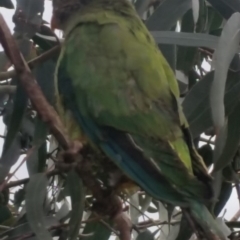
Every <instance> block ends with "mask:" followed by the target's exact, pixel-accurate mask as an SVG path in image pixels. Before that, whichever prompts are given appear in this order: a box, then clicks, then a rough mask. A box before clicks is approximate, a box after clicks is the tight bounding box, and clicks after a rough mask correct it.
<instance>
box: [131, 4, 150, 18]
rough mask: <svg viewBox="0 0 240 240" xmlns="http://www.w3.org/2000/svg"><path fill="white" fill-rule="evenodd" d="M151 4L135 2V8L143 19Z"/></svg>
mask: <svg viewBox="0 0 240 240" xmlns="http://www.w3.org/2000/svg"><path fill="white" fill-rule="evenodd" d="M150 2H151V0H137V1H136V2H135V4H134V5H135V8H136V10H137V12H138V15H139V16H140V17H142V15H143V13H144V12H145V10H146V9H147V7H148V4H149V3H150Z"/></svg>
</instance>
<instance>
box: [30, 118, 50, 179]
mask: <svg viewBox="0 0 240 240" xmlns="http://www.w3.org/2000/svg"><path fill="white" fill-rule="evenodd" d="M47 133H48V127H47V125H46V123H44V122H43V121H42V120H41V119H40V118H39V117H38V116H37V117H36V119H35V132H34V136H33V146H34V147H35V149H34V151H33V153H32V154H31V156H30V157H29V159H28V161H27V168H28V173H29V175H30V176H31V175H33V174H35V173H38V172H42V171H44V169H45V164H46V160H47V146H46V137H47Z"/></svg>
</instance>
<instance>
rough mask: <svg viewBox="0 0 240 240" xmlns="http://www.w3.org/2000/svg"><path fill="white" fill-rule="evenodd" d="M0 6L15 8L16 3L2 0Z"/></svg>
mask: <svg viewBox="0 0 240 240" xmlns="http://www.w3.org/2000/svg"><path fill="white" fill-rule="evenodd" d="M0 7H5V8H8V9H14V5H13V3H12V1H11V0H0Z"/></svg>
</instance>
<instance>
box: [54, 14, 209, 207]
mask: <svg viewBox="0 0 240 240" xmlns="http://www.w3.org/2000/svg"><path fill="white" fill-rule="evenodd" d="M66 32H67V34H66V39H65V43H64V45H63V49H62V53H61V56H60V60H59V62H58V67H57V70H56V74H57V88H58V94H59V99H61V101H62V104H63V105H64V108H66V109H69V110H70V111H71V112H72V114H73V116H74V118H75V120H76V122H77V123H78V124H79V126H80V127H81V129H82V130H83V132H84V133H85V134H86V136H87V138H88V140H89V141H90V142H92V143H94V144H95V145H97V146H98V147H99V148H100V149H101V150H102V151H103V152H104V153H105V154H106V155H107V156H108V157H109V158H110V159H111V160H113V161H114V162H115V164H117V166H118V167H119V168H120V169H121V170H122V171H123V172H124V173H125V174H126V175H128V176H129V177H130V178H131V179H132V180H134V181H135V182H136V183H137V184H138V185H140V186H141V187H142V188H143V189H144V190H145V191H147V192H148V193H149V194H151V195H152V196H153V197H155V198H157V199H159V200H163V201H165V202H168V203H171V204H174V205H180V206H185V205H187V201H186V199H185V198H193V199H196V198H197V199H209V198H211V195H212V192H211V188H210V184H209V182H210V180H211V179H210V177H209V175H208V174H207V170H206V168H205V165H204V164H203V162H202V160H201V158H200V157H199V156H198V154H197V153H196V151H195V149H194V147H193V144H192V140H191V136H190V134H189V131H188V127H187V122H186V119H185V117H184V114H183V112H182V109H181V107H180V105H179V103H178V100H177V99H178V97H179V90H178V86H177V82H176V80H175V76H174V74H173V72H172V70H171V69H170V67H169V65H168V64H167V62H166V60H165V59H164V57H163V56H162V54H161V53H160V52H159V50H158V48H157V46H156V44H155V43H154V40H153V38H152V37H151V35H150V34H149V33H148V31H147V29H146V28H145V26H144V24H142V22H141V21H139V19H138V18H137V17H136V18H129V19H128V16H127V14H126V13H125V16H124V18H123V17H122V16H118V15H117V14H115V13H113V12H111V11H107V10H106V11H105V12H95V13H94V12H93V13H91V14H85V15H84V14H83V16H81V17H78V18H77V20H76V19H75V20H74V24H72V25H71V26H70V27H69V29H68V30H67V31H66Z"/></svg>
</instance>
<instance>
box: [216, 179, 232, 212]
mask: <svg viewBox="0 0 240 240" xmlns="http://www.w3.org/2000/svg"><path fill="white" fill-rule="evenodd" d="M231 194H232V184H231V183H229V182H224V181H223V182H222V186H221V192H220V194H219V197H218V201H217V203H216V205H215V208H214V214H215V215H216V216H218V215H219V214H220V212H221V211H222V209H223V208H224V206H225V205H226V203H227V201H228V200H229V198H230V196H231Z"/></svg>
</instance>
